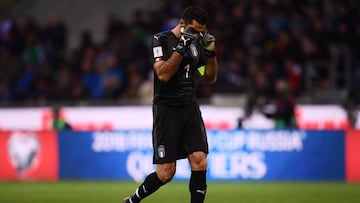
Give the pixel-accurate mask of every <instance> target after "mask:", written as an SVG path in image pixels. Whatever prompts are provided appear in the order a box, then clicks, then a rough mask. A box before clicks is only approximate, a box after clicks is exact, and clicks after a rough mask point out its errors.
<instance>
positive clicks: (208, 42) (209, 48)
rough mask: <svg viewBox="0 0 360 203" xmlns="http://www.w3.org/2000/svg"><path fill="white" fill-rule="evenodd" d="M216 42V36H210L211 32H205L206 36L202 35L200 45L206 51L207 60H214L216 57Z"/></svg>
mask: <svg viewBox="0 0 360 203" xmlns="http://www.w3.org/2000/svg"><path fill="white" fill-rule="evenodd" d="M215 41H216V39H215V37H214V35H211V34H209V32H208V31H207V30H205V34H203V35H202V39H201V40H200V44H201V46H202V47H203V48H204V49H205V55H206V57H207V58H214V57H215V56H216V50H215Z"/></svg>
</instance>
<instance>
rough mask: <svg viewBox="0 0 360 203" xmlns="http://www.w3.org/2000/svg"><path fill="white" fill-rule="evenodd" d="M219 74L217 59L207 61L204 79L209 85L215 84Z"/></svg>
mask: <svg viewBox="0 0 360 203" xmlns="http://www.w3.org/2000/svg"><path fill="white" fill-rule="evenodd" d="M217 74H218V63H217V59H216V57H214V58H208V59H207V60H206V66H205V72H204V75H203V79H204V80H205V81H206V82H208V83H211V84H212V83H215V82H216V79H217Z"/></svg>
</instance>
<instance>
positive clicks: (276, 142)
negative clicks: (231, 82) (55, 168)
mask: <svg viewBox="0 0 360 203" xmlns="http://www.w3.org/2000/svg"><path fill="white" fill-rule="evenodd" d="M344 136H345V135H344V132H343V131H298V130H233V131H209V132H208V140H209V147H210V153H209V156H208V159H209V169H208V180H209V181H244V180H246V181H257V180H261V181H272V180H274V181H277V180H285V181H286V180H302V181H303V180H344V179H345V175H344V174H345V172H344V171H345V170H344V168H345V167H344V166H345V158H344V140H345V139H344ZM59 151H60V152H59V154H60V159H59V161H60V167H59V174H60V178H61V179H112V180H114V179H115V180H135V181H142V180H143V179H144V178H145V177H146V175H147V174H148V173H149V172H151V171H153V170H154V165H153V164H152V143H151V130H141V131H137V130H131V131H104V132H71V131H66V132H60V133H59ZM189 176H190V169H189V165H188V162H187V160H180V161H179V162H178V163H177V171H176V175H175V178H174V179H175V180H184V179H188V178H189Z"/></svg>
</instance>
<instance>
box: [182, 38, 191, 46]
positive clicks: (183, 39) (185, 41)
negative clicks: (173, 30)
mask: <svg viewBox="0 0 360 203" xmlns="http://www.w3.org/2000/svg"><path fill="white" fill-rule="evenodd" d="M181 40H182V41H184V45H185V46H186V43H187V41H190V40H191V39H190V38H188V39H185V37H184V36H181Z"/></svg>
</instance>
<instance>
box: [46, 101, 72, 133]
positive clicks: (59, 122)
mask: <svg viewBox="0 0 360 203" xmlns="http://www.w3.org/2000/svg"><path fill="white" fill-rule="evenodd" d="M51 112H52V118H53V121H52V129H53V130H56V131H61V130H72V127H71V125H70V124H69V123H68V122H67V121H66V120H64V118H63V117H62V114H61V107H60V106H54V107H52V109H51Z"/></svg>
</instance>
